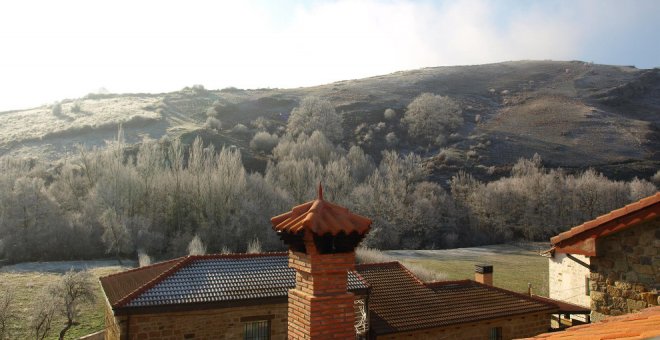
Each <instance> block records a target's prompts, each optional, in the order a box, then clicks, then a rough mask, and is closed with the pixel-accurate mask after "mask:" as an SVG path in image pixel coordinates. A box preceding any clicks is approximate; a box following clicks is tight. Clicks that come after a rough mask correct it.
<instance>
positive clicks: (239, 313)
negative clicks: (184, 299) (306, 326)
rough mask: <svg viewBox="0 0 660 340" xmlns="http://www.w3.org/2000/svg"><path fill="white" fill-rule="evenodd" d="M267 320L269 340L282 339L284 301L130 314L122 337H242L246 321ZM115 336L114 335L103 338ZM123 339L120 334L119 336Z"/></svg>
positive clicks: (165, 339) (141, 339) (147, 339)
mask: <svg viewBox="0 0 660 340" xmlns="http://www.w3.org/2000/svg"><path fill="white" fill-rule="evenodd" d="M255 317H256V319H259V318H262V317H263V319H270V331H271V339H272V340H280V339H286V337H287V334H286V331H287V304H286V303H282V304H271V305H262V306H250V307H236V308H222V309H212V310H202V311H188V312H177V313H163V314H145V315H131V316H130V318H129V327H128V331H129V332H130V333H129V335H128V337H127V338H126V339H131V340H132V339H135V340H152V339H162V340H170V339H172V340H174V339H177V340H179V339H242V338H243V332H244V327H245V326H244V325H245V323H246V322H250V321H256V320H255ZM106 339H108V340H110V339H113V340H114V339H118V338H106ZM122 339H124V337H122Z"/></svg>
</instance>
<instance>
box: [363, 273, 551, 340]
mask: <svg viewBox="0 0 660 340" xmlns="http://www.w3.org/2000/svg"><path fill="white" fill-rule="evenodd" d="M356 270H357V272H358V273H360V275H362V277H363V278H364V279H365V280H366V281H367V283H368V284H369V286H370V287H371V291H370V293H369V310H370V315H371V327H372V329H373V331H374V332H375V333H376V334H378V335H380V334H388V333H396V332H404V331H411V330H419V329H425V328H434V327H444V326H449V325H456V324H461V323H469V322H475V321H480V320H489V319H496V318H501V317H506V316H511V315H518V314H527V313H536V312H548V313H550V312H554V311H556V310H557V307H556V306H555V305H553V304H549V303H546V302H542V301H538V300H535V299H533V298H531V297H529V296H526V295H522V294H518V293H514V292H511V291H508V290H504V289H500V288H496V287H492V286H487V285H483V284H480V283H477V282H474V281H471V280H461V281H444V282H434V283H427V284H424V283H423V282H421V281H420V280H419V279H418V278H417V277H415V276H414V275H413V274H412V273H410V272H409V271H408V270H407V269H406V268H405V267H403V266H402V265H401V264H400V263H398V262H388V263H374V264H361V265H357V266H356Z"/></svg>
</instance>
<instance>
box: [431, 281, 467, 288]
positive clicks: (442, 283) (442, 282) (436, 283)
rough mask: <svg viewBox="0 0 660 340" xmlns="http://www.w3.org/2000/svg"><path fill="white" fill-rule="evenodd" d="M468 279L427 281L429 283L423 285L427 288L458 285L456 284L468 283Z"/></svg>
mask: <svg viewBox="0 0 660 340" xmlns="http://www.w3.org/2000/svg"><path fill="white" fill-rule="evenodd" d="M470 281H472V280H470V279H463V280H447V281H429V282H424V284H425V285H426V286H427V287H429V286H432V287H436V286H444V285H450V284H458V283H469V282H470Z"/></svg>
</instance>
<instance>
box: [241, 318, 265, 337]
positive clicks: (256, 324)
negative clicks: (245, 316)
mask: <svg viewBox="0 0 660 340" xmlns="http://www.w3.org/2000/svg"><path fill="white" fill-rule="evenodd" d="M243 339H244V340H270V321H268V320H260V321H252V322H246V323H245V326H244V328H243Z"/></svg>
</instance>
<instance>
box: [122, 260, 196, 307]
mask: <svg viewBox="0 0 660 340" xmlns="http://www.w3.org/2000/svg"><path fill="white" fill-rule="evenodd" d="M193 256H195V255H192V256H191V255H188V256H185V257H182V258H181V261H179V262H178V263H176V264H175V265H174V266H172V267H170V268H169V269H168V270H166V271H164V272H162V273H160V274H159V275H158V276H156V277H155V278H153V279H152V280H151V281H149V282H147V283H145V284H143V285H142V286H140V287H139V288H138V289H136V290H134V291H133V292H131V293H129V294H127V295H126V296H124V297H123V298H121V299H119V301H117V302H116V303H115V305H114V306H113V307H121V306H123V305H125V304H127V303H128V302H129V301H130V300H132V299H133V298H135V297H136V296H137V295H139V294H142V293H144V292H145V291H146V290H147V289H149V288H151V287H153V286H154V285H156V284H157V283H159V282H160V281H162V280H163V279H165V278H166V277H168V276H170V275H172V274H173V273H174V272H176V271H177V270H179V269H180V268H181V267H183V266H184V265H186V264H188V263H190V262H192V260H193V258H194V257H193Z"/></svg>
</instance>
